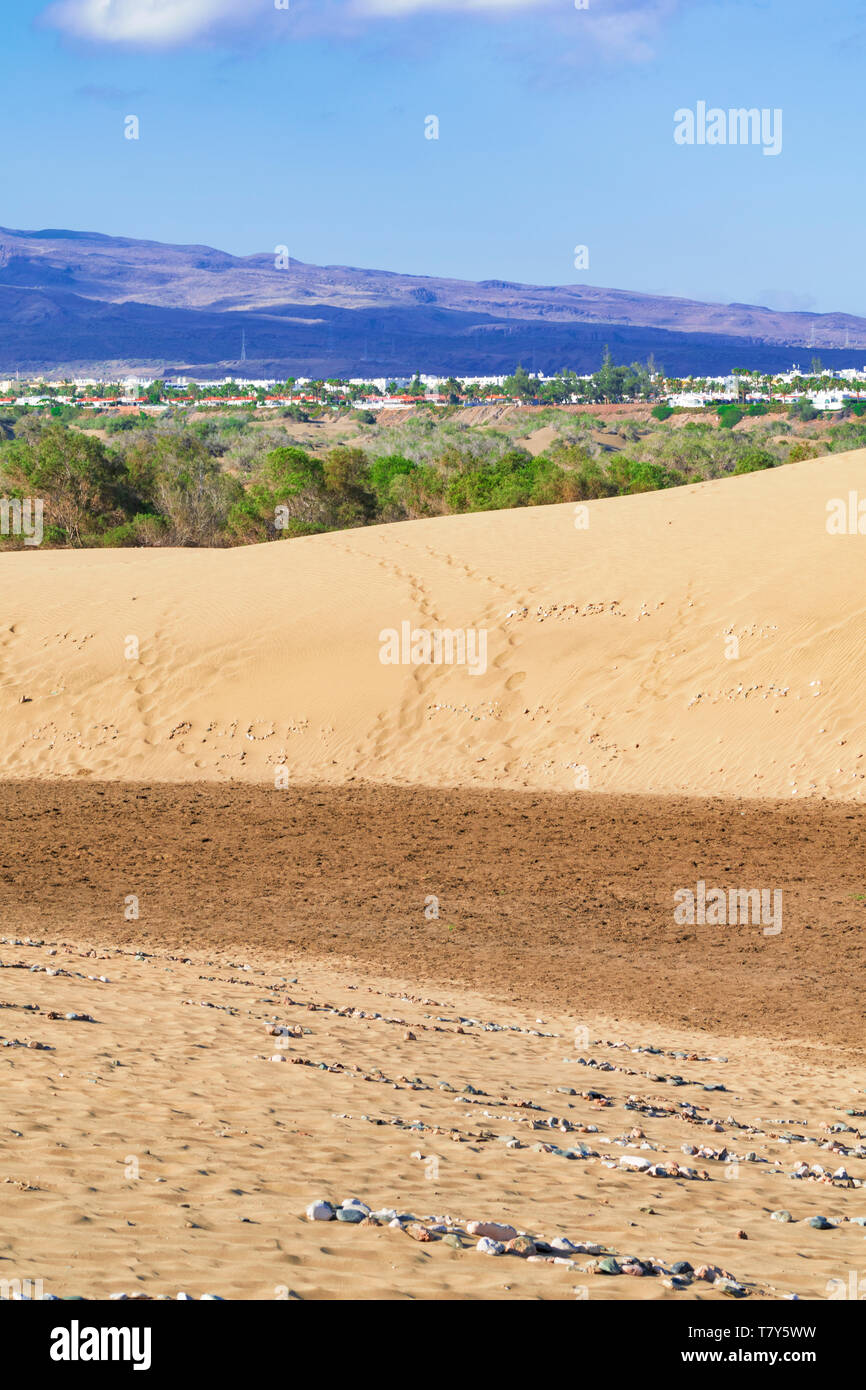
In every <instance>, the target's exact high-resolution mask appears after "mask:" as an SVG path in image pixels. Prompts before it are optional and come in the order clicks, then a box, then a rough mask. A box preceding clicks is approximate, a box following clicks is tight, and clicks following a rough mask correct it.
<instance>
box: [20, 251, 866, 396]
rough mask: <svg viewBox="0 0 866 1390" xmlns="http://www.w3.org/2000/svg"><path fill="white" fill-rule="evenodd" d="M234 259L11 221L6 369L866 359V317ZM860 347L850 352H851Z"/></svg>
mask: <svg viewBox="0 0 866 1390" xmlns="http://www.w3.org/2000/svg"><path fill="white" fill-rule="evenodd" d="M275 261H276V255H275V254H274V253H268V254H261V255H256V256H245V257H238V256H231V255H228V254H227V253H226V252H224V251H218V250H214V249H213V248H212V247H209V246H172V245H164V244H162V243H161V242H154V241H136V240H133V239H131V238H128V237H111V236H103V235H101V234H100V233H97V232H74V231H64V230H47V231H35V232H22V231H11V230H7V229H3V228H0V324H2V334H0V371H6V372H8V371H10V370H15V369H16V368H20V369H21V370H22V371H45V372H49V371H50V372H56V371H58V370H63V369H70V370H72V369H74V370H79V371H81V370H85V369H88V368H89V369H91V370H96V369H107V368H110V369H115V368H117V369H119V368H125V369H130V370H132V369H135V368H141V369H144V370H147V371H151V370H154V369H156V370H159V371H168V372H175V371H184V370H185V371H195V372H197V373H199V374H200V375H202V376H207V375H213V376H223V375H226V374H227V373H228V372H232V371H237V372H239V373H240V369H241V366H242V364H241V361H240V358H241V344H242V339H243V337H244V336H245V339H246V357H247V361H246V364H245V368H244V372H245V374H246V375H267V376H285V375H297V374H304V375H316V376H318V375H323V376H334V375H353V376H361V375H367V376H378V375H383V374H386V373H391V372H398V371H400V372H406V371H414V370H416V369H417V370H420V371H422V372H423V371H442V372H446V373H447V372H452V371H453V372H465V373H467V374H477V373H481V372H491V373H501V372H504V371H510V370H512V369H513V367H514V366H515V364H516V363H517V362H518V361H522V362H523V363H524V364H525V365H526V366H527V367H529V368H531V369H532V370H535V371H543V372H551V371H555V370H557V369H558V368H560V367H562V366H570V367H573V368H574V369H575V370H577V371H581V372H585V371H591V370H594V369H595V368H596V367H597V366H598V365H599V362H600V359H601V354H602V351H603V348H604V345H605V344H606V343H607V344H609V346H610V349H611V352H612V353H613V355H614V357H615V358H616V359H617V360H619V361H632V360H634V359H636V358H640V359H645V358H646V357H647V356H648V355H649V353H651V352H652V353H654V354H655V357H656V359H657V360H658V361H659V362H660V363H661V364H662V365H663V366H664V367H665V368H666V369H667V371H668V372H670V373H674V374H676V373H681V372H685V371H695V372H698V373H701V374H703V373H709V372H727V371H729V370H730V368H731V367H733V366H754V367H758V366H761V367H766V368H768V369H772V368H775V369H779V368H784V367H788V366H790V364H791V360H792V358H795V359H798V360H801V361H802V364H803V366H804V367H808V365H809V362H810V359H811V356H812V355H813V354H815V353H819V354H820V356H821V358H822V360H823V361H824V362H825V364H827V365H828V366H833V365H835V366H839V365H846V366H852V365H862V363H863V362H864V361H866V319H862V318H856V317H854V316H853V315H851V314H844V313H832V314H807V313H782V312H779V311H777V310H773V309H767V308H762V307H760V306H756V305H748V304H703V303H700V302H699V301H697V300H690V299H675V298H670V297H663V296H658V295H646V294H633V293H630V292H628V291H625V290H611V289H601V288H598V287H595V286H591V285H561V286H557V285H546V286H536V285H521V284H514V283H512V282H510V281H506V280H484V281H481V282H479V283H474V282H472V281H465V280H445V279H435V278H433V277H430V276H422V275H401V274H396V273H392V272H389V271H378V270H361V269H355V268H353V267H348V266H316V265H307V264H304V263H303V262H301V261H295V260H291V261H290V262H289V264H288V266H287V267H286V268H277V266H276V264H275ZM846 343H847V344H848V347H847V348H846V346H845V345H846Z"/></svg>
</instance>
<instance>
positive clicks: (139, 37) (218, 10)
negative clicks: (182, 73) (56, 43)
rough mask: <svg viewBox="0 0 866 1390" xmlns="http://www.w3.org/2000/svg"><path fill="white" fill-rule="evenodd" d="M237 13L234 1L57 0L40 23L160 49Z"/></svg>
mask: <svg viewBox="0 0 866 1390" xmlns="http://www.w3.org/2000/svg"><path fill="white" fill-rule="evenodd" d="M242 9H243V7H242V6H241V5H239V4H238V3H237V0H58V3H56V4H54V5H51V6H49V9H48V11H47V13H46V20H47V21H48V23H49V24H53V25H54V26H55V27H56V28H58V29H63V30H65V31H66V32H67V33H70V34H75V35H77V36H78V37H80V38H85V39H96V40H98V41H101V42H103V43H128V44H138V45H141V46H153V47H161V46H168V45H172V44H179V43H185V42H186V41H187V40H189V39H195V38H199V37H201V36H202V35H204V34H207V33H209V32H210V31H211V30H212V29H215V28H217V27H218V26H220V25H222V24H223V23H224V22H225V21H226V20H227V19H231V18H233V17H234V18H238V17H239V14H240V13H241V12H242Z"/></svg>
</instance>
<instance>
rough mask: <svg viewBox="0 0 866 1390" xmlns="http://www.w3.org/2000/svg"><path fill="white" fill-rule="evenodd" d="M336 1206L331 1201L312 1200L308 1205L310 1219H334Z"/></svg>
mask: <svg viewBox="0 0 866 1390" xmlns="http://www.w3.org/2000/svg"><path fill="white" fill-rule="evenodd" d="M333 1219H334V1208H333V1207H332V1206H331V1203H330V1202H325V1201H321V1202H311V1203H310V1205H309V1206H308V1207H307V1220H308V1221H333Z"/></svg>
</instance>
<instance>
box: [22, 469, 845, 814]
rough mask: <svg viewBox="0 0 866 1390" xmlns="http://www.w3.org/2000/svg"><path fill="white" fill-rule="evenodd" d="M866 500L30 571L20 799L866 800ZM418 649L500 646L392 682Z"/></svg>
mask: <svg viewBox="0 0 866 1390" xmlns="http://www.w3.org/2000/svg"><path fill="white" fill-rule="evenodd" d="M864 480H866V451H859V452H854V453H849V454H845V455H839V456H834V457H830V458H827V459H820V460H815V461H809V462H806V463H802V464H797V465H793V466H788V467H785V468H780V469H776V470H773V471H771V472H767V473H760V474H752V475H749V476H745V477H740V478H726V479H722V480H719V481H715V482H710V483H704V484H701V485H696V486H694V487H687V488H680V489H677V490H674V491H670V492H664V493H651V494H646V495H641V496H635V497H626V498H615V499H612V500H605V501H599V502H593V503H590V504H588V506H587V508H586V513H585V517H582V516H581V515H580V514H576V511H575V507H574V506H573V505H571V504H567V505H564V506H555V507H545V508H537V509H532V510H519V511H510V512H500V513H483V514H474V515H470V516H462V517H449V518H440V519H434V520H429V521H415V522H409V523H405V524H399V525H391V526H382V527H376V528H371V529H365V530H357V531H350V532H342V533H338V534H332V535H327V536H321V537H313V538H310V539H306V540H298V541H292V542H291V543H286V544H272V545H266V546H257V547H252V548H245V549H239V550H233V551H163V550H143V551H142V550H138V551H132V550H122V551H104V552H102V551H89V552H85V553H81V552H78V553H75V552H59V551H55V552H51V551H44V552H42V551H34V552H32V553H31V552H27V553H14V554H7V555H4V556H3V557H2V559H0V601H2V606H0V612H2V615H3V617H2V622H0V689H2V701H3V721H2V735H0V776H3V777H5V778H20V777H58V776H61V777H73V776H78V777H82V776H90V777H95V778H101V779H115V778H124V779H132V780H147V781H152V780H170V781H171V780H208V779H217V780H228V779H243V780H244V781H249V782H258V783H263V784H264V783H268V782H273V780H274V777H275V773H276V770H277V769H278V768H279V767H284V768H285V769H286V776H287V778H288V780H290V781H292V782H296V781H314V780H315V781H326V782H343V781H346V780H348V779H351V778H363V779H373V780H379V781H390V782H396V783H401V782H402V783H416V784H418V783H426V784H428V785H432V786H437V785H439V786H442V785H467V784H474V785H479V786H502V787H511V788H523V787H527V788H535V789H538V788H543V789H550V790H569V789H571V788H573V787H575V786H577V787H587V788H588V789H590V790H593V791H638V790H640V791H648V792H656V793H662V792H680V791H687V792H691V793H699V794H715V793H718V794H723V795H738V796H752V795H760V796H773V797H782V796H785V797H787V796H798V797H808V796H828V797H834V798H850V799H857V800H859V799H861V798H862V797H863V787H864V780H866V711H864V706H863V700H862V675H863V661H862V644H863V632H864V620H866V541H864V539H863V538H862V537H860V536H858V535H831V534H828V531H827V527H826V521H827V504H828V502H829V501H830V500H831V499H834V498H839V499H845V500H846V501H847V498H848V495H849V493H850V492H852V491H856V490H857V488H858V487H860V486H863V483H864ZM582 520H585V521H586V523H587V524H586V526H585V528H583V529H582V528H581V525H580V523H581V521H582ZM576 523H578V524H576ZM403 623H408V624H410V625H411V630H414V629H418V628H421V629H424V630H426V631H429V632H434V631H436V630H437V629H446V628H447V629H460V630H463V631H469V632H470V633H473V632H475V633H480V632H483V633H484V634H485V635H486V641H487V654H486V669H479V670H478V671H476V672H475V673H473V672H472V671H471V670H470V669H469V667H468V666H467V665H459V664H451V665H449V664H442V665H411V664H409V665H399V664H398V665H384V664H382V661H381V660H380V652H381V646H382V643H381V640H380V634H381V633H382V632H383V631H384V630H386V629H394V630H396V631H397V632H399V631H400V630H401V625H402V624H403ZM133 639H134V640H133ZM732 639H736V641H734V640H732ZM135 643H137V644H138V645H137V648H136V647H135ZM737 644H738V646H737ZM136 650H137V651H138V656H137V658H136V657H135V655H134V653H135V651H136ZM737 650H738V653H739V654H738V655H737V654H736V652H737ZM129 653H132V654H133V655H132V659H130V655H129ZM458 655H459V653H458ZM483 666H484V663H483V662H479V667H483Z"/></svg>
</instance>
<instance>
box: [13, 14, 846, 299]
mask: <svg viewBox="0 0 866 1390" xmlns="http://www.w3.org/2000/svg"><path fill="white" fill-rule="evenodd" d="M864 70H866V6H864V4H863V0H834V3H833V4H831V5H824V6H817V5H815V4H813V3H807V0H724V2H723V3H722V0H589V3H588V8H583V9H577V8H576V7H575V3H574V0H459V3H458V0H315V3H313V0H289V5H288V8H280V9H278V8H276V5H275V0H60V3H55V4H48V3H46V0H18V3H16V5H15V6H14V7H7V9H6V12H5V14H4V83H3V86H2V90H0V125H2V131H3V137H4V138H3V148H4V208H3V212H2V215H0V221H2V223H3V224H4V225H6V226H9V227H16V228H30V229H33V228H44V227H69V228H75V229H88V230H93V231H101V232H108V233H112V234H116V235H128V236H134V237H144V238H151V239H154V240H159V241H172V242H185V243H187V242H188V243H206V244H209V245H212V246H218V247H220V248H222V249H225V250H227V251H232V252H234V253H236V254H241V255H244V254H250V253H252V252H257V251H273V249H274V248H275V247H276V246H279V245H287V246H288V247H289V250H290V253H291V255H292V256H293V257H296V258H297V259H299V260H303V261H312V262H316V263H319V264H329V263H330V264H344V265H354V266H366V267H375V268H377V269H386V270H396V271H405V272H415V273H419V274H430V275H453V276H457V277H460V278H466V279H487V278H503V279H509V280H519V281H524V282H531V283H541V284H554V283H556V284H567V283H587V284H595V285H605V286H614V287H617V288H621V289H634V290H646V291H651V292H657V293H666V294H681V295H686V296H691V297H695V298H701V299H718V300H722V301H725V302H728V301H733V300H736V301H740V302H749V303H759V304H769V305H772V306H774V307H778V308H802V309H810V310H817V311H829V310H833V309H843V310H848V311H850V312H853V313H859V314H866V277H864V273H863V261H862V251H861V248H862V243H863V231H862V229H863V225H864V220H866V218H864V214H866V188H864V180H863V177H862V167H863V150H864V136H866V113H864V104H863V102H862V97H861V91H862V81H863V72H864ZM699 101H705V102H706V103H707V104H708V106H710V107H713V106H717V107H721V108H723V109H728V108H730V107H741V106H744V107H757V108H760V109H763V108H768V109H771V110H774V109H776V108H779V109H781V111H782V113H783V127H782V129H783V146H782V151H781V153H780V154H779V155H778V156H777V157H773V156H766V155H764V154H763V151H762V149H761V148H760V147H755V146H751V145H749V146H743V145H730V144H729V145H723V146H714V147H713V146H709V145H692V146H682V145H677V144H676V143H675V142H674V138H673V132H674V113H675V112H676V111H677V110H678V109H681V108H690V109H695V108H696V105H697V103H698V102H699ZM128 115H135V116H137V117H138V119H139V122H140V138H139V139H138V140H137V141H131V140H127V139H125V138H124V118H125V117H126V116H128ZM431 115H435V116H437V117H438V120H439V139H438V140H428V139H426V138H425V118H426V117H428V116H431ZM578 244H581V245H586V246H587V247H588V248H589V268H588V269H586V270H576V269H575V266H574V248H575V246H576V245H578Z"/></svg>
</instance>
